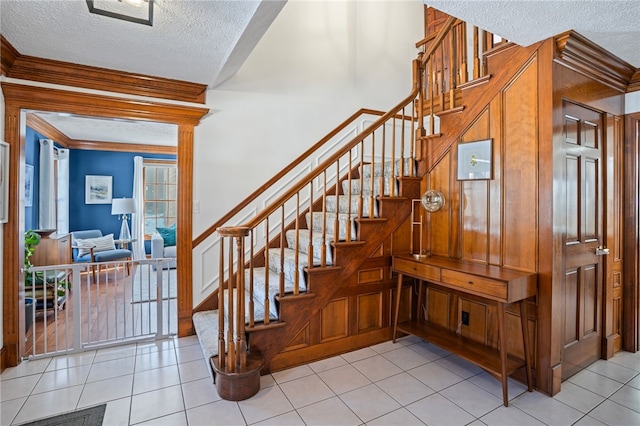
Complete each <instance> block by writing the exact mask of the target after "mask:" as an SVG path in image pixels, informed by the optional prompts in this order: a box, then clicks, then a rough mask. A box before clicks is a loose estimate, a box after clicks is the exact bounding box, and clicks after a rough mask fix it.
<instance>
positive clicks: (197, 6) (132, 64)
mask: <svg viewBox="0 0 640 426" xmlns="http://www.w3.org/2000/svg"><path fill="white" fill-rule="evenodd" d="M290 1H294V0H290ZM295 1H310V0H295ZM323 1H329V0H323ZM358 1H360V0H358ZM413 1H421V0H413ZM106 2H112V3H113V4H114V6H115V7H118V8H123V7H130V6H127V5H126V2H122V3H118V2H117V1H116V0H95V4H96V5H98V4H99V3H100V4H104V3H106ZM423 2H424V3H425V4H428V5H429V6H433V7H435V8H437V9H440V10H442V11H444V12H447V13H449V14H451V15H453V16H456V17H458V18H461V19H463V20H465V21H467V22H469V23H471V24H473V25H477V26H479V27H480V28H483V29H486V30H489V31H491V32H493V33H496V34H498V35H500V36H502V37H504V38H507V39H509V40H511V41H514V42H516V43H518V44H520V45H523V46H527V45H529V44H531V43H534V42H537V41H540V40H543V39H546V38H549V37H552V36H554V35H556V34H559V33H562V32H565V31H567V30H575V31H577V32H578V33H580V34H582V35H583V36H585V37H587V38H588V39H590V40H592V41H594V42H595V43H597V44H599V45H600V46H602V47H603V48H605V49H607V50H609V51H610V52H612V53H614V54H615V55H617V56H619V57H620V58H621V59H623V60H625V61H627V62H628V63H630V64H631V65H633V66H635V67H640V24H639V23H640V1H638V0H609V1H595V0H582V1H575V0H559V1H558V0H537V1H519V0H512V1H493V0H464V1H463V0H424V1H423ZM285 3H286V0H229V1H226V0H155V2H154V17H153V26H151V27H150V26H146V25H141V24H135V23H131V22H125V21H121V20H117V19H113V18H109V17H106V16H100V15H96V14H91V13H89V8H88V6H87V3H86V1H85V0H0V32H1V33H2V34H3V35H4V36H5V38H6V39H7V40H8V41H9V42H10V43H11V44H12V45H13V46H14V47H15V48H16V49H17V50H18V52H20V53H21V54H24V55H30V56H36V57H42V58H47V59H55V60H60V61H65V62H71V63H77V64H83V65H91V66H97V67H104V68H110V69H116V70H121V71H128V72H134V73H141V74H148V75H153V76H159V77H166V78H173V79H178V80H187V81H191V82H197V83H203V84H207V85H209V87H215V86H216V85H219V84H220V83H222V82H224V81H225V80H226V79H228V78H230V77H232V76H233V75H234V74H235V73H236V72H237V71H238V70H239V69H240V67H241V66H242V64H243V63H244V61H245V59H246V58H247V57H248V56H249V54H250V53H251V51H252V50H253V48H254V47H255V46H256V44H257V43H258V41H259V40H260V38H261V37H262V35H263V34H264V32H265V31H266V30H267V29H268V28H269V26H270V25H271V23H272V22H273V21H274V20H275V18H276V17H277V15H278V13H279V12H280V10H281V9H282V8H283V7H284V5H285ZM48 120H49V121H50V122H51V123H52V124H53V125H54V126H55V127H57V128H58V130H60V131H62V132H63V133H65V134H66V135H67V136H69V137H70V138H72V139H78V140H94V141H100V140H105V141H117V142H128V141H134V140H135V141H137V142H136V143H153V144H156V145H175V143H176V137H175V136H174V135H173V134H172V133H171V132H170V131H169V130H168V129H166V128H165V129H157V130H151V129H149V128H147V127H146V126H144V125H138V124H135V123H131V122H113V123H111V124H110V125H108V126H107V125H106V122H105V121H104V120H98V121H93V122H90V123H82V120H85V118H81V117H70V116H62V117H60V118H58V119H54V118H53V117H49V118H48ZM54 121H55V123H54ZM147 132H148V133H149V135H147ZM147 140H152V141H153V142H146V141H147ZM132 143H133V142H132Z"/></svg>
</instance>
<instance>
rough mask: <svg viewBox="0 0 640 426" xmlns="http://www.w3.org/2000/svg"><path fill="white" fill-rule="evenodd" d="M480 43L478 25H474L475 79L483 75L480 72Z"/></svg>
mask: <svg viewBox="0 0 640 426" xmlns="http://www.w3.org/2000/svg"><path fill="white" fill-rule="evenodd" d="M479 43H480V41H479V40H478V27H476V26H474V27H473V79H474V80H475V79H478V78H480V77H482V74H481V73H480V52H479Z"/></svg>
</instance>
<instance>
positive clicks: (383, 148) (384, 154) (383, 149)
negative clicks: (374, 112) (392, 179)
mask: <svg viewBox="0 0 640 426" xmlns="http://www.w3.org/2000/svg"><path fill="white" fill-rule="evenodd" d="M386 130H387V123H384V124H383V125H382V143H381V144H380V145H381V147H380V152H381V154H380V158H381V159H382V171H383V173H382V179H384V165H385V163H386V159H387V151H386V146H385V143H386V141H387V132H386ZM383 184H384V181H383Z"/></svg>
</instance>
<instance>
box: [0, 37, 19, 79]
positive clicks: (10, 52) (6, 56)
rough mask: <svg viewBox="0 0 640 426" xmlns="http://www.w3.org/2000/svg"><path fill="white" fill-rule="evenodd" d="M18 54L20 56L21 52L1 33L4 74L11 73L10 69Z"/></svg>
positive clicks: (0, 41) (0, 52) (1, 55)
mask: <svg viewBox="0 0 640 426" xmlns="http://www.w3.org/2000/svg"><path fill="white" fill-rule="evenodd" d="M18 56H20V53H18V51H17V50H16V49H15V48H14V47H13V46H12V45H11V43H9V42H8V41H7V39H6V38H4V36H3V35H2V34H0V65H1V69H0V71H1V72H2V75H7V74H9V70H10V69H11V67H12V66H13V63H14V62H15V60H16V59H17V58H18Z"/></svg>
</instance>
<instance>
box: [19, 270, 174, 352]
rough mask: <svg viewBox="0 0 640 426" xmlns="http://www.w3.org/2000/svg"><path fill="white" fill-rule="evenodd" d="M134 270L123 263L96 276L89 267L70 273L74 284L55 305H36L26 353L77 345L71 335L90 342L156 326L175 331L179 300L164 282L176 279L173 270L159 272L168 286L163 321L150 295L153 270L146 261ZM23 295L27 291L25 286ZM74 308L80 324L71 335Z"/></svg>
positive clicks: (146, 332) (137, 334)
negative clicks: (84, 270) (78, 272)
mask: <svg viewBox="0 0 640 426" xmlns="http://www.w3.org/2000/svg"><path fill="white" fill-rule="evenodd" d="M132 272H133V273H131V274H127V272H126V268H125V267H124V265H122V266H118V267H115V268H111V269H104V268H103V269H101V270H100V271H99V272H98V273H97V274H96V280H95V282H94V280H93V277H92V275H91V274H89V273H81V274H80V276H79V279H76V280H75V281H74V280H72V277H71V276H69V282H73V284H72V288H71V289H70V290H69V292H68V297H66V299H65V300H64V301H63V302H62V303H61V304H59V305H58V306H57V307H52V308H51V307H50V308H48V309H46V308H43V309H38V310H36V312H35V316H34V317H32V322H33V324H32V326H31V327H30V328H29V330H28V331H27V333H26V337H25V341H26V351H25V357H29V356H38V355H44V354H52V353H55V352H63V351H66V350H71V349H74V350H76V349H79V347H78V345H77V344H75V342H74V339H76V337H75V336H79V338H80V346H82V347H89V346H91V347H93V346H95V345H104V344H115V343H118V342H122V341H130V340H133V339H137V338H142V337H145V336H146V337H154V336H155V334H156V332H157V330H158V329H160V330H161V332H162V334H164V335H168V334H174V333H176V332H177V303H176V299H175V297H173V298H172V297H171V296H172V295H171V294H170V292H169V289H168V287H167V286H166V283H167V281H169V280H171V279H173V280H175V271H173V272H169V271H163V273H162V276H163V282H164V283H165V287H166V288H165V294H164V296H163V300H162V314H163V320H162V323H161V324H158V319H157V315H156V314H157V306H158V303H157V301H156V299H155V297H154V295H155V275H156V273H155V272H154V271H152V270H151V269H150V266H149V265H136V266H135V267H133V268H132ZM174 285H175V283H174ZM77 292H79V294H77ZM149 294H151V295H152V297H149V296H148V295H149ZM26 297H30V294H29V293H28V292H27V294H26ZM78 302H79V306H78V307H76V306H75V304H77V303H78ZM34 307H35V304H34ZM78 310H79V312H76V311H78ZM27 314H28V313H27ZM74 314H75V315H76V316H79V318H80V329H79V330H78V331H75V335H74ZM27 323H28V320H27Z"/></svg>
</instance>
